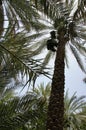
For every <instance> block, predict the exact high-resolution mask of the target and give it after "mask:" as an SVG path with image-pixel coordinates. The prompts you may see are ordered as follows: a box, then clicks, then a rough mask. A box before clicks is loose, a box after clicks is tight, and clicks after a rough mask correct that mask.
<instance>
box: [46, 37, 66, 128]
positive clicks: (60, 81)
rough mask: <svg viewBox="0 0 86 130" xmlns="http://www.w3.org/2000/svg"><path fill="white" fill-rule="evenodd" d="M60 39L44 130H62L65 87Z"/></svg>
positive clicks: (62, 50)
mask: <svg viewBox="0 0 86 130" xmlns="http://www.w3.org/2000/svg"><path fill="white" fill-rule="evenodd" d="M62 39H63V40H62ZM62 39H61V40H60V41H59V46H58V50H57V54H56V60H55V69H54V75H53V79H52V89H51V95H50V101H49V107H48V117H47V125H46V130H63V122H64V85H65V83H64V79H65V75H64V55H65V43H66V42H65V38H62Z"/></svg>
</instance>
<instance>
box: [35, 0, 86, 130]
mask: <svg viewBox="0 0 86 130" xmlns="http://www.w3.org/2000/svg"><path fill="white" fill-rule="evenodd" d="M32 3H34V1H33V0H32ZM35 5H36V8H37V9H38V10H40V11H42V12H44V13H45V14H46V15H47V18H50V20H51V21H52V23H53V26H54V30H56V31H57V34H58V35H57V40H58V47H57V52H56V60H55V66H54V74H53V78H52V85H51V86H52V89H51V96H50V101H49V107H48V116H47V123H46V130H63V124H64V116H63V115H64V86H65V73H64V68H65V63H64V59H65V52H66V47H69V48H70V50H71V51H72V52H73V54H74V56H75V58H76V60H77V62H78V64H79V66H80V68H81V69H82V71H83V72H85V73H86V68H85V66H84V65H83V61H82V59H83V58H85V57H86V47H84V45H85V40H86V28H85V22H86V2H85V0H82V1H81V0H76V1H74V0H69V1H68V0H50V1H49V0H44V1H43V0H40V1H38V0H35ZM82 57H83V58H82Z"/></svg>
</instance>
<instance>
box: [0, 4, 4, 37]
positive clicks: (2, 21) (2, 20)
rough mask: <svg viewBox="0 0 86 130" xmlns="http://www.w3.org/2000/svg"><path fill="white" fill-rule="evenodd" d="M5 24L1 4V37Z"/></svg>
mask: <svg viewBox="0 0 86 130" xmlns="http://www.w3.org/2000/svg"><path fill="white" fill-rule="evenodd" d="M3 24H4V15H3V7H2V5H1V4H0V37H1V35H2V32H3Z"/></svg>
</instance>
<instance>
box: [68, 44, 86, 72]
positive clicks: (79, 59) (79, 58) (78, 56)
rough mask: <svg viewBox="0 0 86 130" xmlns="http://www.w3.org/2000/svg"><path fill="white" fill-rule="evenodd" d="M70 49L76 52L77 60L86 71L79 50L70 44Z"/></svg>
mask: <svg viewBox="0 0 86 130" xmlns="http://www.w3.org/2000/svg"><path fill="white" fill-rule="evenodd" d="M70 49H71V51H72V53H73V54H74V56H75V58H76V60H77V63H78V65H79V67H80V68H81V70H82V71H83V72H84V73H86V70H85V67H84V64H83V61H82V58H81V57H80V55H79V54H78V51H77V50H76V49H75V48H74V47H73V46H72V45H70Z"/></svg>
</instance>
